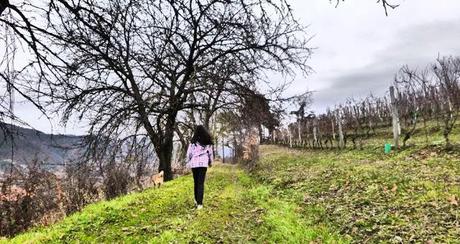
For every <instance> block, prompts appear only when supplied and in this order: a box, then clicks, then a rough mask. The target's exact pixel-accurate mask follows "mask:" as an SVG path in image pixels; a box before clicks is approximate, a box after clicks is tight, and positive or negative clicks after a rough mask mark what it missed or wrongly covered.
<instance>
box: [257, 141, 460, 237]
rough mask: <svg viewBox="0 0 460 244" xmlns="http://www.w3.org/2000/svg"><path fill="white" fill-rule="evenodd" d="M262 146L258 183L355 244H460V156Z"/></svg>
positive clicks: (413, 150)
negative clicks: (413, 243) (264, 184)
mask: <svg viewBox="0 0 460 244" xmlns="http://www.w3.org/2000/svg"><path fill="white" fill-rule="evenodd" d="M382 151H383V150H375V149H373V150H370V149H369V150H363V151H359V150H351V151H341V152H339V151H335V150H331V151H327V150H325V151H300V150H288V149H286V148H280V147H275V146H265V147H264V148H263V150H262V155H261V158H262V159H261V161H260V163H259V165H258V168H257V169H256V170H255V171H254V176H255V177H256V178H257V179H259V180H260V181H263V182H265V183H266V184H269V185H272V186H273V187H274V190H275V195H276V196H277V197H280V198H282V199H284V200H291V201H292V202H294V203H296V204H298V205H300V206H301V209H302V210H301V213H302V215H303V216H308V219H309V220H310V221H311V222H312V223H314V224H325V225H326V226H328V227H329V228H330V229H331V230H334V231H335V232H338V233H340V234H341V235H342V236H344V237H349V238H352V240H353V241H354V242H357V243H363V242H371V243H373V242H381V241H383V242H394V243H400V242H403V243H408V242H420V243H460V208H459V206H458V202H460V200H459V198H460V154H459V152H458V151H457V152H455V151H451V152H445V151H443V150H442V149H441V148H437V147H428V148H416V147H414V148H411V149H410V150H409V149H408V150H405V151H402V152H399V153H397V154H389V155H385V154H384V153H383V152H382Z"/></svg>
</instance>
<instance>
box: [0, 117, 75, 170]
mask: <svg viewBox="0 0 460 244" xmlns="http://www.w3.org/2000/svg"><path fill="white" fill-rule="evenodd" d="M0 126H1V127H2V128H6V129H7V130H0V171H2V169H3V170H6V169H7V168H8V166H6V165H7V164H10V162H11V160H13V162H14V163H15V164H19V165H26V164H27V163H28V162H30V161H31V160H34V159H38V160H40V161H43V162H44V164H45V167H47V168H49V169H52V168H55V167H56V165H62V164H64V162H65V161H67V162H69V161H72V159H75V158H77V157H78V156H80V155H81V154H82V152H83V148H82V143H83V140H84V136H74V135H52V134H46V133H43V132H41V131H38V130H34V129H28V128H23V127H20V126H15V125H8V124H0Z"/></svg>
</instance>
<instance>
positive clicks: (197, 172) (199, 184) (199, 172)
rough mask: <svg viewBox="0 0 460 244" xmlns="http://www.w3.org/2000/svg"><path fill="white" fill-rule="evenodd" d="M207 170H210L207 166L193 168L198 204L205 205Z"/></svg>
mask: <svg viewBox="0 0 460 244" xmlns="http://www.w3.org/2000/svg"><path fill="white" fill-rule="evenodd" d="M206 170H208V168H206V167H199V168H192V173H193V182H194V183H195V189H194V190H195V201H196V203H197V204H198V205H203V195H204V178H205V177H206Z"/></svg>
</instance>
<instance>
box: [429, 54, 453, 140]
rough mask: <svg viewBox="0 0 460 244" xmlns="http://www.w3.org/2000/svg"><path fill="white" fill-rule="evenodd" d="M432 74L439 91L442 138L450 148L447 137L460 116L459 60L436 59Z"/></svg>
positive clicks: (449, 58) (448, 58) (451, 58)
mask: <svg viewBox="0 0 460 244" xmlns="http://www.w3.org/2000/svg"><path fill="white" fill-rule="evenodd" d="M433 73H434V74H435V77H436V84H437V86H438V89H439V95H440V96H439V100H438V101H439V103H440V105H441V106H442V108H443V109H442V112H441V114H440V115H441V116H440V118H441V119H442V121H443V136H444V139H445V140H446V147H448V148H449V147H451V142H450V139H449V135H450V133H451V132H452V130H453V128H454V127H455V123H456V121H457V119H458V117H459V114H460V58H458V57H455V58H454V57H443V58H438V59H437V62H436V63H435V64H433Z"/></svg>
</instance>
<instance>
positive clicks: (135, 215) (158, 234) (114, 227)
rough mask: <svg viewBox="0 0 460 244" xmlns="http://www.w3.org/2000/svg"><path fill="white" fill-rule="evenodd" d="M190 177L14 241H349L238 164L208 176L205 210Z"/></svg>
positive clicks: (219, 167)
mask: <svg viewBox="0 0 460 244" xmlns="http://www.w3.org/2000/svg"><path fill="white" fill-rule="evenodd" d="M192 187H193V181H192V177H191V176H190V175H188V176H184V177H181V178H178V179H177V180H174V181H171V182H167V183H165V185H164V186H163V187H162V188H160V189H148V190H146V191H144V192H141V193H134V194H130V195H128V196H124V197H120V198H118V199H115V200H112V201H109V202H101V203H97V204H92V205H90V206H88V207H86V208H85V209H84V210H83V211H82V212H80V213H76V214H74V215H72V216H70V217H67V218H66V219H64V220H63V221H62V222H60V223H58V224H56V225H53V226H50V227H46V228H38V229H35V230H32V231H29V232H27V233H24V234H22V235H19V236H17V237H16V238H14V239H12V240H4V242H12V243H23V242H33V243H37V242H38V243H47V242H53V243H54V242H62V243H67V242H75V241H81V242H97V243H100V242H105V243H113V242H128V243H139V242H141V243H143V242H150V243H203V242H204V243H219V242H221V243H248V242H257V243H266V242H269V243H308V242H309V241H312V240H323V241H326V242H334V243H337V242H346V241H344V240H340V239H339V237H338V236H336V235H334V234H330V233H331V232H330V231H329V230H327V229H326V227H324V226H321V225H317V226H313V225H312V223H310V222H308V220H307V219H305V218H303V216H301V215H300V214H299V209H298V206H297V205H296V204H294V203H291V202H288V201H283V200H282V199H280V198H278V197H275V196H272V195H271V192H272V189H271V187H270V186H269V185H267V186H264V185H261V184H258V183H256V182H255V181H253V180H252V179H251V178H250V177H249V176H248V175H247V174H246V173H244V171H242V170H241V169H239V168H238V167H236V166H228V165H217V166H215V167H213V168H212V169H211V170H210V172H209V174H208V178H207V183H206V193H205V208H204V209H203V210H200V211H197V210H194V209H193V195H192V194H193V188H192Z"/></svg>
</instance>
